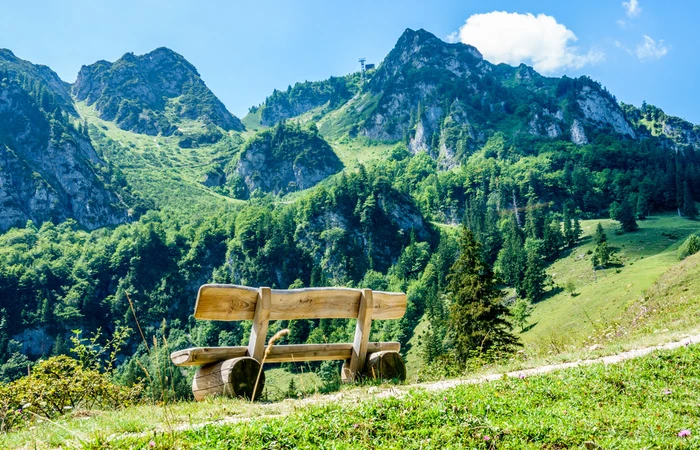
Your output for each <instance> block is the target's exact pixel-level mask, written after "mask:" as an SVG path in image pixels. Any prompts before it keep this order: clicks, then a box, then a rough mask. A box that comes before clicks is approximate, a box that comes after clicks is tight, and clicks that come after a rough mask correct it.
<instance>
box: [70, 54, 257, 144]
mask: <svg viewBox="0 0 700 450" xmlns="http://www.w3.org/2000/svg"><path fill="white" fill-rule="evenodd" d="M72 90H73V94H74V95H75V96H76V97H77V98H78V100H85V101H87V103H88V104H89V105H93V104H94V105H95V108H96V109H97V111H98V112H99V114H100V117H101V118H102V119H104V120H111V121H114V122H116V123H117V125H118V126H119V127H120V128H122V129H124V130H128V131H135V132H137V133H145V134H149V135H157V134H159V133H161V134H164V135H170V134H172V133H173V132H174V131H175V130H177V125H178V121H179V119H191V120H201V121H202V122H204V123H205V124H207V125H216V126H219V127H221V128H223V129H225V130H236V131H241V130H243V129H244V127H243V125H242V124H241V122H240V120H238V118H236V117H235V116H233V115H232V114H231V113H230V112H228V110H227V109H226V107H225V106H224V105H223V103H221V101H220V100H219V99H218V98H217V97H216V96H215V95H214V94H213V93H212V92H211V91H210V90H209V88H208V87H207V86H206V85H205V84H204V81H202V79H201V78H200V76H199V73H198V72H197V69H195V67H194V66H193V65H192V64H190V63H189V62H188V61H187V60H186V59H185V58H183V57H182V56H181V55H179V54H177V53H175V52H173V51H172V50H169V49H167V48H158V49H156V50H154V51H152V52H150V53H147V54H145V55H141V56H136V55H134V54H133V53H127V54H126V55H124V56H123V57H122V58H121V59H119V60H117V61H115V62H114V63H111V62H107V61H98V62H96V63H95V64H92V65H89V66H83V67H82V68H81V69H80V73H79V74H78V79H77V80H76V82H75V84H74V85H73V88H72Z"/></svg>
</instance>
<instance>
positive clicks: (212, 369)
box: [192, 357, 265, 401]
mask: <svg viewBox="0 0 700 450" xmlns="http://www.w3.org/2000/svg"><path fill="white" fill-rule="evenodd" d="M259 369H260V363H259V362H258V361H256V360H255V359H253V358H249V357H242V358H233V359H227V360H226V361H220V362H217V363H213V364H208V365H206V366H202V367H200V368H199V369H198V370H197V373H196V374H195V375H194V379H193V380H192V393H193V394H194V398H195V400H197V401H201V400H203V399H204V398H205V397H208V396H212V395H224V396H227V397H245V398H252V395H253V389H254V388H255V379H256V378H257V376H258V371H259ZM264 387H265V373H262V374H261V375H260V382H259V383H258V389H257V391H256V393H255V397H256V398H257V397H259V396H260V393H262V391H263V388H264Z"/></svg>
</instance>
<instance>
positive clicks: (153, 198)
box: [76, 102, 242, 210]
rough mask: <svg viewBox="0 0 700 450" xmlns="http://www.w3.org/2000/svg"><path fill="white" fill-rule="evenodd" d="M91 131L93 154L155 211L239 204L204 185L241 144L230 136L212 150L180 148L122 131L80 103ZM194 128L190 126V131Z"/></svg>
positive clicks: (165, 139) (169, 140)
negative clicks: (116, 173)
mask: <svg viewBox="0 0 700 450" xmlns="http://www.w3.org/2000/svg"><path fill="white" fill-rule="evenodd" d="M76 105H77V107H78V110H79V111H80V114H81V116H82V117H83V119H84V120H86V121H87V122H88V124H90V125H92V127H91V137H92V139H93V142H94V143H95V146H96V148H97V150H98V151H99V152H100V153H101V154H102V155H103V157H104V158H105V159H106V160H107V161H109V162H110V163H111V164H112V165H113V166H114V167H117V168H118V169H119V170H120V171H121V172H122V173H123V175H124V178H125V179H126V181H127V183H128V184H129V185H130V186H132V188H133V189H134V191H135V192H137V193H139V195H140V196H142V197H143V198H145V199H147V200H148V201H150V202H152V205H153V206H155V207H156V208H159V209H161V208H166V209H171V210H187V209H193V210H197V209H199V208H204V209H205V210H207V209H208V210H211V209H216V208H219V207H225V206H227V205H231V204H240V201H239V200H235V199H233V198H231V197H229V196H226V195H223V194H222V193H220V192H218V191H217V190H215V189H213V188H210V187H207V186H206V185H205V184H204V181H205V180H206V179H207V175H208V174H210V173H216V172H217V171H220V167H221V166H222V165H223V164H225V162H226V161H228V160H230V159H231V158H232V157H233V156H234V155H235V154H236V153H237V151H238V148H239V146H240V145H241V143H242V139H241V138H240V137H239V136H238V135H237V134H236V133H231V134H230V135H227V136H226V137H224V138H223V139H222V140H220V141H219V142H218V143H216V144H212V145H203V146H200V147H197V148H181V147H180V146H179V145H178V143H179V138H178V137H176V136H149V135H146V134H138V133H132V132H129V131H125V130H122V129H120V128H119V127H118V126H117V125H116V124H115V123H114V122H109V121H105V120H102V119H100V118H99V115H98V113H97V111H96V110H95V108H94V107H92V106H87V105H86V104H85V103H84V102H78V103H77V104H76ZM191 126H193V127H194V125H191Z"/></svg>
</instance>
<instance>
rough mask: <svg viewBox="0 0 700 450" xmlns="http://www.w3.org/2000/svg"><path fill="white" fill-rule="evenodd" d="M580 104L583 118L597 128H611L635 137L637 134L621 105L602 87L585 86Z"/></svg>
mask: <svg viewBox="0 0 700 450" xmlns="http://www.w3.org/2000/svg"><path fill="white" fill-rule="evenodd" d="M577 102H578V106H579V108H580V109H581V112H582V113H583V120H584V121H585V122H586V123H587V124H589V125H591V126H594V127H596V128H601V129H602V128H605V127H608V128H611V129H612V130H613V131H614V132H615V133H617V134H620V135H623V136H626V137H628V138H632V139H635V138H636V137H637V136H636V134H635V132H634V130H633V129H632V126H631V125H630V124H629V122H628V121H627V119H626V118H625V115H624V113H623V112H622V109H621V108H620V106H619V105H618V104H617V103H616V102H615V101H614V100H613V99H612V98H611V96H610V95H609V94H608V95H605V93H604V92H603V91H601V90H600V89H593V88H592V87H590V86H584V87H583V89H582V90H581V92H580V93H579V96H578V99H577Z"/></svg>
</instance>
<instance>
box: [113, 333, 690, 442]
mask: <svg viewBox="0 0 700 450" xmlns="http://www.w3.org/2000/svg"><path fill="white" fill-rule="evenodd" d="M651 405H653V408H650V406H651ZM699 405H700V348H699V347H697V346H693V347H687V348H681V349H678V350H675V351H672V352H671V351H666V352H657V353H653V354H651V355H649V356H646V357H643V358H639V359H636V360H630V361H627V362H625V363H622V364H619V365H613V366H604V365H594V366H587V367H581V368H574V369H568V370H566V371H560V372H555V373H552V374H548V375H541V376H533V377H528V378H524V379H518V378H508V379H502V380H499V381H495V382H491V383H488V384H481V385H460V386H458V387H455V388H452V389H449V390H446V391H442V392H426V391H424V390H413V391H410V392H408V393H405V394H404V395H400V396H390V397H385V398H377V397H376V396H372V395H365V396H364V397H363V398H361V399H360V400H359V401H358V399H357V398H354V399H352V400H348V401H334V402H325V403H319V404H311V405H308V406H302V407H299V408H295V409H293V410H291V411H288V413H287V414H285V415H284V416H283V417H278V418H270V417H267V418H265V417H260V418H254V419H252V420H250V421H243V422H239V423H235V424H225V425H216V424H212V425H207V426H205V427H203V428H199V429H196V430H191V431H182V432H174V433H163V434H156V435H155V436H153V435H149V436H147V437H140V438H125V439H122V440H117V441H112V442H111V445H110V448H144V447H147V446H148V443H149V441H151V440H153V441H154V442H155V444H156V448H183V449H189V448H216V449H224V448H226V449H228V448H253V449H257V448H260V449H263V448H340V449H342V448H382V449H385V448H386V449H409V448H532V449H542V448H550V449H553V448H582V446H583V445H584V444H586V443H589V444H587V445H589V446H592V445H593V444H595V445H598V446H600V447H593V448H606V449H613V448H630V449H632V448H634V449H637V448H698V446H700V438H699V437H698V426H699V425H700V406H699ZM686 429H687V430H690V432H691V436H690V437H679V436H678V433H679V432H680V431H681V430H686ZM589 448H590V447H589Z"/></svg>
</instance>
